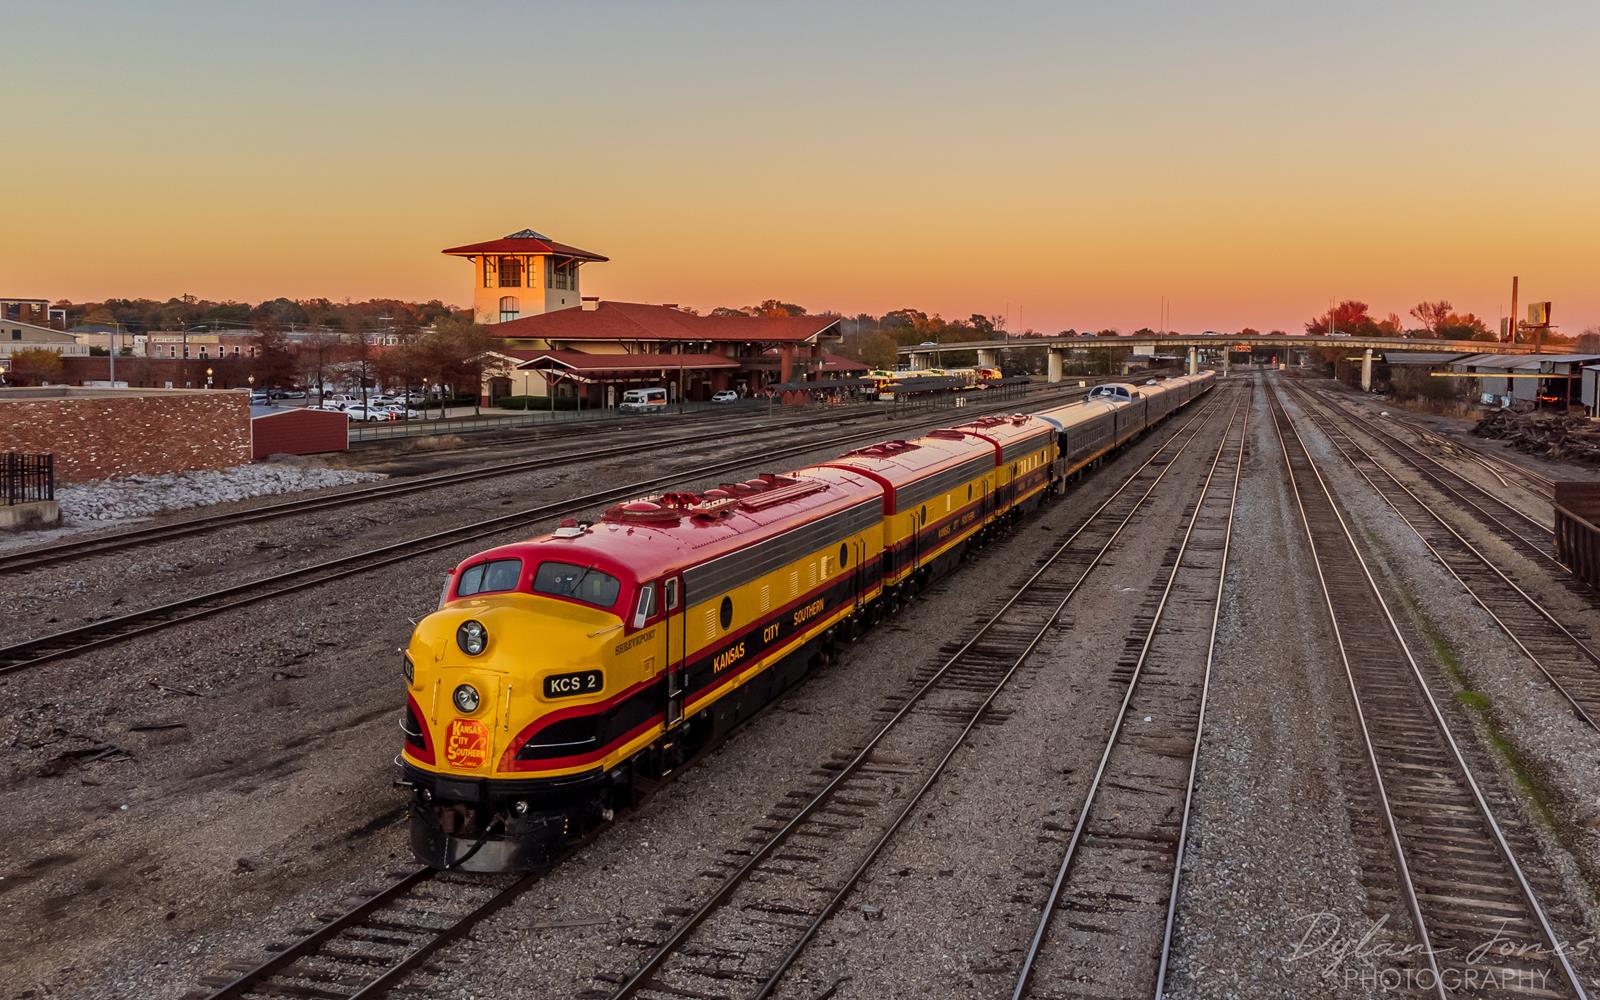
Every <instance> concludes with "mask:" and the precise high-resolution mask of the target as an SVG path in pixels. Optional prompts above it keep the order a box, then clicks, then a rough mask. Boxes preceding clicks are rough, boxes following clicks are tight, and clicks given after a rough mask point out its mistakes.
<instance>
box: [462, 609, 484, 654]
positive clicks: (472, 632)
mask: <svg viewBox="0 0 1600 1000" xmlns="http://www.w3.org/2000/svg"><path fill="white" fill-rule="evenodd" d="M456 645H457V646H460V647H461V651H462V652H463V653H466V654H467V655H468V656H477V655H478V654H479V653H481V652H483V651H484V649H485V648H486V647H487V646H488V645H489V630H488V629H486V628H484V627H483V622H480V621H474V620H472V619H470V618H469V619H467V620H466V621H464V622H462V623H461V627H460V628H458V629H456Z"/></svg>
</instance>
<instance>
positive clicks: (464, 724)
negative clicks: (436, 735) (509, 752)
mask: <svg viewBox="0 0 1600 1000" xmlns="http://www.w3.org/2000/svg"><path fill="white" fill-rule="evenodd" d="M444 758H445V760H447V761H449V762H450V766H451V767H463V768H479V767H482V766H484V765H485V764H487V763H489V727H488V726H486V725H484V724H483V723H481V722H479V721H478V720H477V719H456V720H455V721H454V722H451V723H450V728H449V729H448V730H447V731H446V732H445V741H444Z"/></svg>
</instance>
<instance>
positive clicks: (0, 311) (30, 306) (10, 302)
mask: <svg viewBox="0 0 1600 1000" xmlns="http://www.w3.org/2000/svg"><path fill="white" fill-rule="evenodd" d="M66 320H67V312H66V310H65V309H51V308H50V300H49V299H18V298H0V323H7V322H18V323H32V324H33V325H34V326H42V327H45V328H46V329H60V328H61V327H64V326H66Z"/></svg>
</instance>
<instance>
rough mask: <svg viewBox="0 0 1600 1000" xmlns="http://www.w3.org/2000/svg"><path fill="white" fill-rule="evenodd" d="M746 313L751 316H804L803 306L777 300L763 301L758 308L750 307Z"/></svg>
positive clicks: (804, 309) (804, 308)
mask: <svg viewBox="0 0 1600 1000" xmlns="http://www.w3.org/2000/svg"><path fill="white" fill-rule="evenodd" d="M746 312H748V313H750V315H752V316H804V315H805V314H806V307H805V306H797V305H795V304H794V303H792V302H779V301H778V300H777V299H765V300H763V301H762V303H761V304H760V305H759V306H751V307H750V308H749V309H747V310H746Z"/></svg>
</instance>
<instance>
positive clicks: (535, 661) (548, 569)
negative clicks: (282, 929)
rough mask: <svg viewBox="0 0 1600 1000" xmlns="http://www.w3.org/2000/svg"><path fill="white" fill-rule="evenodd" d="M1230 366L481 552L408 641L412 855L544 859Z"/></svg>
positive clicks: (517, 862)
mask: <svg viewBox="0 0 1600 1000" xmlns="http://www.w3.org/2000/svg"><path fill="white" fill-rule="evenodd" d="M1210 380H1211V376H1210V374H1209V373H1206V374H1203V375H1200V376H1188V377H1185V378H1182V379H1172V380H1168V381H1167V382H1164V383H1161V384H1160V385H1158V386H1151V387H1139V388H1134V387H1124V388H1125V389H1128V390H1129V391H1128V393H1127V394H1126V395H1125V396H1122V397H1120V398H1118V397H1115V396H1113V397H1112V398H1103V399H1093V400H1086V401H1084V402H1083V403H1079V404H1074V405H1073V406H1069V407H1061V408H1057V409H1055V410H1051V411H1047V412H1045V413H1042V414H1038V415H1034V416H1028V415H1018V416H1015V417H998V418H996V417H991V418H985V419H982V420H977V421H973V422H971V423H968V424H963V425H960V426H957V427H953V428H950V429H948V430H942V431H935V432H933V433H931V434H929V435H927V436H925V437H923V438H919V439H917V440H915V441H891V442H886V443H884V444H881V445H874V446H872V447H870V448H865V449H861V450H858V451H854V452H851V453H849V454H847V455H843V456H841V457H840V458H838V459H836V460H834V461H832V462H828V463H824V464H821V465H816V466H811V467H807V468H804V469H799V470H796V471H794V472H790V473H785V474H783V475H763V476H760V477H758V478H756V479H752V480H748V481H745V482H739V483H730V484H725V485H723V486H721V487H719V488H717V489H711V490H707V491H705V492H704V493H698V494H695V493H666V494H662V495H660V496H655V497H648V498H643V499H640V500H635V501H632V502H629V503H624V504H620V505H618V506H616V507H613V508H611V509H610V510H608V511H606V513H605V515H604V516H603V517H602V518H601V519H600V521H598V522H597V523H594V524H579V523H576V522H572V521H567V522H563V524H562V526H561V527H559V528H557V529H556V530H555V531H554V532H553V533H551V534H549V535H545V536H543V537H541V538H537V539H533V540H530V541H524V542H516V543H513V544H510V545H503V546H500V547H498V548H494V549H490V550H488V551H485V552H481V553H478V554H476V555H473V556H471V557H470V558H468V559H466V560H464V561H462V563H461V564H460V565H459V566H457V567H456V569H455V570H454V571H453V572H452V573H451V575H450V579H449V581H448V583H447V585H446V589H445V593H444V596H443V599H442V600H441V604H440V607H439V610H437V611H435V612H434V613H433V614H430V615H429V616H427V617H426V618H424V619H423V620H422V622H421V623H419V624H418V626H417V628H416V631H415V632H414V633H413V635H412V637H411V641H410V644H409V646H408V648H407V649H406V651H405V675H406V707H405V713H404V715H403V717H402V728H403V730H404V743H403V746H402V752H401V767H402V771H403V781H404V783H405V784H407V785H409V786H410V787H411V788H412V792H413V801H412V809H411V843H412V849H413V851H414V852H415V854H416V855H417V857H418V858H419V859H420V860H421V861H423V862H424V863H426V864H430V865H434V866H438V867H460V868H463V869H467V870H473V871H505V870H515V869H526V868H530V867H536V866H538V865H540V864H542V863H544V862H545V861H547V860H548V859H549V858H550V856H551V854H552V852H553V850H554V849H555V848H556V847H557V846H558V845H560V844H561V843H563V842H566V841H568V840H570V839H571V838H572V837H574V836H575V835H577V834H578V833H580V832H582V831H583V830H585V829H588V828H590V827H592V826H593V825H594V824H595V823H597V822H602V821H604V820H606V819H608V818H609V817H610V815H611V811H612V810H613V809H615V808H617V807H618V806H620V805H623V804H626V803H628V802H630V801H632V800H633V799H634V798H635V797H636V796H638V795H640V794H641V793H643V792H646V791H648V790H649V789H650V788H651V787H653V785H654V784H655V783H656V782H658V781H659V780H660V779H661V778H662V777H663V776H664V775H666V774H667V773H668V772H670V771H671V770H672V769H673V768H675V767H677V766H679V765H680V764H681V763H682V762H683V761H684V760H686V759H687V758H688V757H689V756H690V755H692V754H693V753H694V752H695V751H696V750H697V749H699V748H701V747H704V746H706V745H709V744H710V743H713V742H715V741H716V740H717V739H718V738H720V737H721V736H722V734H724V733H725V732H726V731H727V730H728V729H730V728H731V727H733V726H735V725H737V724H738V723H739V722H741V721H743V720H744V719H746V718H748V717H749V716H750V715H751V714H753V713H754V712H755V711H757V710H758V709H760V708H761V707H762V706H764V705H765V704H767V703H768V702H770V701H771V700H772V699H773V698H775V697H776V696H777V695H778V694H780V693H781V692H782V691H783V690H784V689H786V688H787V687H789V686H790V685H792V684H793V683H794V682H795V681H797V680H798V679H800V677H802V676H803V675H804V674H805V672H806V671H807V670H808V669H809V668H810V666H811V665H812V664H813V663H814V662H815V661H816V659H817V656H818V654H820V653H822V652H825V651H826V650H828V649H829V648H831V647H832V646H833V645H835V644H836V643H837V642H839V641H841V640H842V639H845V638H849V637H851V636H853V635H855V634H856V633H857V632H858V631H859V630H860V629H862V628H865V627H867V626H868V625H870V624H871V623H872V622H874V621H876V620H877V619H878V617H880V616H881V615H882V614H883V613H884V612H885V611H887V610H890V609H892V608H893V607H894V606H895V605H896V604H897V603H898V600H899V598H900V597H902V596H903V595H905V594H906V593H909V592H911V591H912V590H914V589H916V588H918V587H921V586H924V585H925V584H926V583H927V582H928V580H930V579H931V578H933V577H935V576H937V575H939V574H940V573H943V572H946V571H948V570H950V569H951V568H953V567H954V566H956V565H957V564H958V562H959V559H960V557H961V556H962V555H963V554H964V553H965V552H966V551H968V550H969V548H970V547H971V546H972V545H973V544H974V542H975V541H977V540H979V539H981V538H982V537H983V536H984V535H985V534H986V533H988V532H989V531H992V530H994V529H996V528H998V527H1001V526H1004V525H1005V524H1006V523H1007V522H1009V521H1010V520H1012V519H1013V518H1015V517H1016V516H1018V515H1019V514H1020V513H1022V512H1025V511H1026V510H1029V509H1031V508H1033V507H1035V506H1037V505H1038V504H1039V503H1040V502H1041V501H1042V500H1043V499H1044V498H1045V497H1046V496H1047V495H1048V494H1049V493H1050V492H1051V491H1053V490H1054V489H1056V488H1058V487H1059V485H1060V484H1061V483H1062V482H1064V481H1066V479H1067V478H1068V477H1069V476H1071V475H1072V474H1074V473H1075V472H1077V471H1079V470H1081V469H1082V468H1084V467H1086V466H1087V465H1089V464H1090V463H1091V462H1093V461H1095V460H1097V459H1099V458H1100V457H1101V456H1102V455H1104V454H1106V453H1107V452H1109V451H1111V450H1112V449H1114V448H1115V447H1117V446H1118V445H1120V444H1122V443H1125V442H1126V441H1127V440H1128V439H1130V438H1131V437H1132V436H1134V435H1135V434H1137V433H1138V432H1140V431H1142V430H1143V429H1145V428H1147V427H1149V426H1151V425H1152V424H1153V423H1155V422H1156V421H1157V420H1159V419H1161V418H1162V417H1164V416H1166V415H1167V414H1168V413H1170V412H1172V411H1173V410H1175V409H1177V408H1178V407H1179V406H1181V405H1183V404H1184V403H1187V402H1188V401H1189V400H1190V399H1192V398H1194V397H1195V396H1197V395H1198V394H1199V393H1200V392H1202V391H1204V389H1205V388H1207V387H1208V385H1209V382H1210ZM1102 395H1104V394H1102ZM1102 424H1103V425H1104V426H1103V427H1102Z"/></svg>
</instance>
